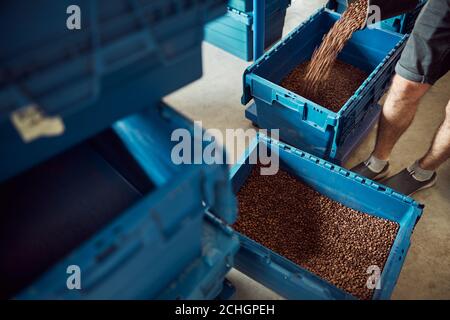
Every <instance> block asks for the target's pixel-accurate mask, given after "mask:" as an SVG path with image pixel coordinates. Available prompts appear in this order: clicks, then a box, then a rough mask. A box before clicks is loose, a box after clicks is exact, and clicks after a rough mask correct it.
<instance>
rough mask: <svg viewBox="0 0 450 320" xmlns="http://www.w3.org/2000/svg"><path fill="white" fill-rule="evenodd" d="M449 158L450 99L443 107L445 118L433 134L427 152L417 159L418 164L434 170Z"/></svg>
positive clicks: (423, 167)
mask: <svg viewBox="0 0 450 320" xmlns="http://www.w3.org/2000/svg"><path fill="white" fill-rule="evenodd" d="M449 158H450V101H449V102H448V104H447V107H446V108H445V119H444V122H442V124H441V126H440V127H439V129H438V131H437V132H436V135H435V136H434V139H433V142H432V144H431V147H430V149H429V150H428V152H427V153H426V154H425V155H424V156H423V157H422V158H421V159H420V160H419V166H420V167H421V168H422V169H425V170H432V171H435V170H436V169H437V168H439V166H440V165H441V164H443V163H444V162H445V161H446V160H448V159H449Z"/></svg>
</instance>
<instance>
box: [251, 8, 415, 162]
mask: <svg viewBox="0 0 450 320" xmlns="http://www.w3.org/2000/svg"><path fill="white" fill-rule="evenodd" d="M339 17H340V15H339V14H338V13H335V12H332V11H330V10H328V9H325V8H322V9H321V10H319V11H318V12H317V13H316V14H314V15H313V16H311V17H310V18H309V19H308V20H307V21H305V22H304V23H303V24H301V25H300V26H299V27H297V28H296V29H295V30H294V31H292V32H291V33H290V34H289V35H288V36H287V37H286V38H285V39H283V40H282V41H280V42H279V43H278V44H277V45H275V46H274V47H273V48H272V49H270V50H269V51H268V52H266V53H265V54H264V55H263V56H262V57H261V58H260V59H259V60H258V61H256V62H255V63H254V64H253V65H252V66H250V67H249V68H248V69H247V70H246V71H245V73H244V94H243V97H242V103H243V104H247V103H248V102H250V100H251V99H252V98H253V99H254V101H255V103H254V104H253V105H251V106H249V107H248V108H247V110H246V117H247V118H248V119H249V120H251V121H252V122H253V123H254V124H255V125H257V126H259V127H260V128H267V129H280V139H281V140H282V141H284V142H286V143H288V144H290V145H293V146H295V147H298V148H301V149H302V150H304V151H306V152H309V153H311V154H314V155H316V156H318V157H321V158H324V159H327V160H330V161H332V162H334V163H336V164H342V163H343V162H344V161H345V160H346V159H347V158H348V157H349V155H350V154H351V152H352V151H353V150H354V149H355V148H356V146H357V145H358V144H359V142H360V141H362V139H363V138H364V137H365V136H366V135H367V133H368V132H369V130H370V129H371V127H372V125H373V124H374V123H375V122H376V121H377V118H378V116H379V113H380V110H381V108H380V106H379V105H378V101H379V100H380V98H381V97H382V96H383V94H384V93H385V91H386V90H387V88H388V86H389V85H390V81H391V78H392V76H393V74H394V68H395V64H396V62H397V61H398V59H399V58H400V54H401V52H402V50H403V47H404V45H405V42H406V39H407V35H400V34H398V33H393V32H389V31H386V30H380V29H367V28H366V29H364V30H361V31H357V32H356V33H354V34H353V37H352V38H351V39H350V41H349V43H348V44H347V45H346V46H345V48H344V50H343V51H342V52H341V53H340V55H339V57H338V59H340V60H342V61H344V62H346V63H349V64H351V65H353V66H355V67H358V68H360V69H362V70H364V71H365V72H366V73H368V74H369V76H368V78H367V79H366V80H365V81H364V82H363V83H362V84H361V86H360V87H359V88H358V90H357V91H356V92H355V93H354V95H353V96H352V97H351V98H350V99H349V100H348V101H347V102H346V103H345V105H344V106H342V108H341V109H340V110H339V111H338V112H333V111H330V110H328V109H327V108H325V107H323V106H321V105H318V104H317V103H314V102H313V101H310V100H308V99H306V98H304V97H302V96H300V95H298V94H295V93H294V92H291V91H289V90H287V89H285V88H283V87H281V85H280V83H281V81H282V80H283V78H284V77H285V76H286V75H288V74H289V73H290V72H291V71H292V70H293V69H294V68H295V67H296V66H297V65H299V64H301V63H302V62H304V61H306V60H308V59H310V57H311V56H312V53H313V52H314V49H315V48H316V47H317V46H318V45H319V44H320V42H321V41H322V38H323V36H324V34H326V33H327V32H328V31H329V30H330V28H331V26H332V25H333V24H334V23H335V22H336V21H337V20H338V19H339Z"/></svg>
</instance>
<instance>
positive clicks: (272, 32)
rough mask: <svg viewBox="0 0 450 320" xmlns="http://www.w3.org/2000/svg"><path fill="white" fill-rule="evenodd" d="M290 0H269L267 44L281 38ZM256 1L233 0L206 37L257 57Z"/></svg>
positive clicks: (248, 56) (238, 53)
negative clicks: (255, 35)
mask: <svg viewBox="0 0 450 320" xmlns="http://www.w3.org/2000/svg"><path fill="white" fill-rule="evenodd" d="M290 3H291V1H290V0H266V2H265V5H266V6H265V39H264V41H265V47H266V48H268V47H269V46H271V45H272V44H274V43H275V42H276V41H278V40H279V39H281V36H282V33H283V26H284V20H285V16H286V8H287V7H288V6H289V5H290ZM252 10H253V2H252V0H231V1H229V2H228V12H227V14H226V15H225V16H223V17H220V18H218V19H217V20H215V21H213V22H210V23H209V24H207V26H206V27H205V40H206V41H207V42H209V43H211V44H213V45H215V46H217V47H219V48H221V49H223V50H225V51H227V52H229V53H231V54H233V55H235V56H237V57H239V58H241V59H243V60H246V61H251V60H252V59H253V12H252Z"/></svg>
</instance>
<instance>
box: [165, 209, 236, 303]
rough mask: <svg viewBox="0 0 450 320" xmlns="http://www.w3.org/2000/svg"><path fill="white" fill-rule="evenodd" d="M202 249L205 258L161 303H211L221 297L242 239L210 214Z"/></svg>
mask: <svg viewBox="0 0 450 320" xmlns="http://www.w3.org/2000/svg"><path fill="white" fill-rule="evenodd" d="M202 248H203V250H202V257H200V258H198V259H197V260H195V261H194V262H193V263H192V264H191V265H190V266H189V267H188V268H186V270H185V272H184V273H183V274H182V275H180V277H178V278H177V279H176V280H175V281H174V282H173V283H171V284H170V285H169V286H168V289H167V290H166V291H164V292H163V293H162V294H161V295H159V296H158V299H163V300H168V299H169V300H172V299H177V300H180V299H181V300H212V299H216V298H217V297H218V296H219V295H220V294H222V290H223V284H224V281H225V275H226V274H227V273H228V271H230V269H231V267H232V266H233V265H234V256H235V255H236V253H237V251H238V250H239V238H238V236H237V235H236V234H235V233H234V232H233V230H232V229H231V228H230V227H227V226H225V225H224V224H223V223H222V221H221V220H219V219H217V217H215V216H213V215H212V214H211V213H210V212H207V213H206V219H205V225H204V228H203V237H202Z"/></svg>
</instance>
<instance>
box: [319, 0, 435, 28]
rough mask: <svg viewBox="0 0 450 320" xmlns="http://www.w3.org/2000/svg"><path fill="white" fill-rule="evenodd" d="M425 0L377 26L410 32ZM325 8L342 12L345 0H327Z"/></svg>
mask: <svg viewBox="0 0 450 320" xmlns="http://www.w3.org/2000/svg"><path fill="white" fill-rule="evenodd" d="M426 2H427V0H422V1H421V2H420V3H419V4H418V5H417V7H416V9H414V11H412V12H407V13H404V14H401V15H398V16H396V17H393V18H390V19H386V20H383V21H381V22H380V23H378V24H377V27H379V28H381V29H384V30H389V31H394V32H399V33H402V34H406V33H411V31H412V29H413V27H414V24H415V22H416V19H417V17H418V16H419V13H420V11H421V10H422V8H423V6H424V5H425V3H426ZM327 8H329V9H332V10H335V11H336V12H338V13H343V12H344V11H345V9H346V8H347V0H330V1H328V4H327Z"/></svg>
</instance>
